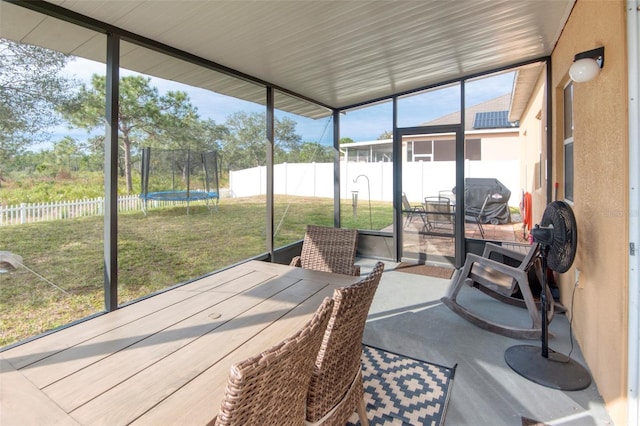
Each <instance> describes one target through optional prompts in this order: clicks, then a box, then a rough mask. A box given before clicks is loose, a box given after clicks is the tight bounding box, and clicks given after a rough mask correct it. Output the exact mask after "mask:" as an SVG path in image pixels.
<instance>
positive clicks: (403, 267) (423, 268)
mask: <svg viewBox="0 0 640 426" xmlns="http://www.w3.org/2000/svg"><path fill="white" fill-rule="evenodd" d="M395 270H396V271H398V272H406V273H409V274H418V275H428V276H430V277H436V278H444V279H447V280H448V279H450V278H451V276H452V275H453V269H451V268H442V267H439V266H431V265H416V264H415V263H404V262H403V263H401V264H399V265H398V266H396V269H395Z"/></svg>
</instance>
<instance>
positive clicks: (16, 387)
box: [0, 261, 358, 426]
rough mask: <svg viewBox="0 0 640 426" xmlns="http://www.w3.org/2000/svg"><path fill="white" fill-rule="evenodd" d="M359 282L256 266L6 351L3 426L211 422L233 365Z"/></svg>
mask: <svg viewBox="0 0 640 426" xmlns="http://www.w3.org/2000/svg"><path fill="white" fill-rule="evenodd" d="M357 280H358V277H353V276H346V275H339V274H332V273H327V272H318V271H311V270H306V269H302V268H294V267H290V266H285V265H279V264H273V263H267V262H260V261H250V262H247V263H243V264H240V265H237V266H234V267H232V268H229V269H226V270H224V271H221V272H219V273H215V274H212V275H210V276H207V277H205V278H202V279H199V280H197V281H194V282H192V283H189V284H186V285H184V286H180V287H176V288H174V289H172V290H169V291H166V292H164V293H161V294H158V295H156V296H153V297H149V298H147V299H144V300H142V301H139V302H137V303H133V304H131V305H128V306H126V307H123V308H120V309H118V310H116V311H114V312H111V313H107V314H104V315H101V316H98V317H95V318H92V319H90V320H87V321H84V322H81V323H79V324H76V325H73V326H71V327H68V328H65V329H62V330H60V331H57V332H55V333H52V334H49V335H47V336H44V337H42V338H39V339H36V340H33V341H31V342H27V343H25V344H23V345H20V346H17V347H14V348H11V349H8V350H6V351H4V352H2V353H0V363H1V373H0V424H2V425H3V426H9V425H14V424H16V425H18V424H19V425H23V424H60V425H63V424H64V425H66V424H75V425H77V424H81V425H89V424H105V425H107V424H108V425H124V424H135V425H144V424H149V425H158V424H163V425H166V424H206V423H207V422H208V421H210V420H211V419H212V418H213V417H214V416H215V415H216V414H217V411H218V408H219V406H220V401H221V399H222V397H223V393H224V388H225V385H226V381H227V377H228V374H229V368H230V366H231V365H232V364H233V363H235V362H238V361H241V360H244V359H246V358H248V357H250V356H253V355H256V354H258V353H260V352H261V351H263V350H264V349H266V348H268V347H270V346H271V345H274V344H276V343H278V342H280V341H281V340H283V339H284V338H286V337H288V336H290V335H292V334H294V333H295V332H296V331H297V330H298V329H300V328H301V327H302V326H303V325H304V324H305V323H306V322H307V321H308V320H309V319H310V318H311V317H312V315H313V314H314V312H315V311H316V309H317V308H318V306H319V305H320V304H321V302H322V300H323V298H324V297H327V296H331V295H332V293H333V290H334V289H335V288H337V287H341V286H345V285H349V284H352V283H354V282H355V281H357Z"/></svg>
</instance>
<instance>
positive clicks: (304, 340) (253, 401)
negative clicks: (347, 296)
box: [209, 297, 334, 426]
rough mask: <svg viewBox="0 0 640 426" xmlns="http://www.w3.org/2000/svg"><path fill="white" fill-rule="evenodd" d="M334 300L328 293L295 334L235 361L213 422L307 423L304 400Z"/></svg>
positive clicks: (296, 425)
mask: <svg viewBox="0 0 640 426" xmlns="http://www.w3.org/2000/svg"><path fill="white" fill-rule="evenodd" d="M333 306H334V301H333V299H331V298H329V297H327V298H325V299H324V302H323V303H322V305H320V307H319V308H318V310H317V311H316V313H315V315H314V316H313V318H312V319H311V320H310V321H309V322H308V323H307V324H306V325H305V326H304V327H303V328H302V329H300V330H299V331H298V332H297V333H296V334H294V335H293V336H291V337H290V338H288V339H286V340H284V341H282V342H281V343H279V344H277V345H275V346H273V347H271V348H269V349H267V350H266V351H264V352H262V353H261V354H259V355H256V356H254V357H251V358H249V359H247V360H245V361H242V362H239V363H237V364H234V365H233V366H232V367H231V371H230V373H229V379H228V382H227V387H226V389H225V396H224V400H223V401H222V403H221V406H220V410H219V413H218V415H217V417H216V418H215V419H214V420H213V421H211V422H210V423H209V424H210V425H211V424H214V425H238V426H247V425H279V426H280V425H292V426H294V425H295V426H299V425H303V424H304V420H305V403H306V396H307V391H308V389H309V380H310V378H311V373H312V371H313V365H314V362H315V359H316V357H317V355H318V348H319V347H320V344H321V343H322V338H323V335H324V333H325V331H326V329H327V324H328V322H329V319H330V317H331V313H332V310H333Z"/></svg>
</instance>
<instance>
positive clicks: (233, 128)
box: [0, 39, 333, 192]
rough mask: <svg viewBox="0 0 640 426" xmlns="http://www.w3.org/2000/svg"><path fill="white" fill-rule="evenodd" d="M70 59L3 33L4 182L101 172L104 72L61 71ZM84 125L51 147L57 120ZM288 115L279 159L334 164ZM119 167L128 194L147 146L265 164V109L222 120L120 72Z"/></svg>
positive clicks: (0, 122) (0, 145)
mask: <svg viewBox="0 0 640 426" xmlns="http://www.w3.org/2000/svg"><path fill="white" fill-rule="evenodd" d="M71 60H73V59H72V58H71V57H69V56H67V55H64V54H62V53H59V52H55V51H51V50H48V49H43V48H40V47H36V46H30V45H26V44H22V43H16V42H13V41H10V40H6V39H0V184H1V181H2V179H3V176H6V175H7V173H10V172H19V171H23V172H25V171H26V172H29V171H31V172H47V171H52V170H55V171H56V172H57V173H59V172H60V171H61V170H63V171H66V172H68V173H71V172H72V171H74V170H87V171H102V170H103V161H104V160H103V158H104V138H105V135H104V134H100V133H99V132H100V130H101V129H103V128H104V118H105V98H106V78H105V76H101V75H93V76H92V78H91V81H90V82H88V83H85V82H79V81H77V80H75V79H73V78H69V77H66V76H65V75H64V74H63V69H64V67H65V66H66V65H67V64H68V62H69V61H71ZM65 124H66V125H67V126H68V127H69V128H70V129H71V128H76V129H84V130H85V131H86V132H87V137H86V138H84V139H83V140H78V139H75V138H73V137H71V136H65V137H63V138H62V139H60V140H58V141H53V143H52V146H51V148H46V149H43V150H40V151H37V152H36V151H33V150H32V149H31V148H33V147H34V146H36V145H37V144H40V143H43V142H46V141H49V140H50V138H51V135H52V129H53V128H54V127H55V126H61V125H65ZM296 125H297V123H296V121H295V120H293V119H291V118H289V117H280V118H278V117H276V119H275V146H274V160H275V162H276V163H281V162H311V161H316V162H330V161H333V149H332V147H328V146H324V145H321V144H320V143H318V142H316V141H303V140H302V137H301V136H300V135H299V134H298V133H297V131H296ZM118 144H119V162H118V164H119V169H120V174H121V175H122V176H123V177H124V178H125V182H126V188H127V192H133V182H132V168H133V165H134V164H135V163H136V161H137V160H138V158H139V156H140V152H141V149H142V148H143V147H147V146H149V147H154V148H161V149H187V148H188V149H191V150H194V151H210V150H216V151H218V152H219V153H220V155H221V158H222V161H223V170H226V171H228V170H235V169H242V168H249V167H256V166H261V165H265V163H266V150H267V143H266V114H265V113H264V112H244V111H240V112H235V113H232V114H230V115H229V116H228V117H227V118H226V120H225V122H224V123H221V124H219V123H216V122H215V121H214V120H212V119H211V118H207V117H201V116H200V114H199V112H198V108H197V107H196V106H195V105H193V103H192V102H191V99H190V98H189V95H188V94H187V93H186V92H184V91H168V92H166V93H164V94H161V93H160V92H159V90H158V88H157V87H154V86H153V84H152V80H151V78H149V77H146V76H139V75H132V76H125V77H121V78H120V98H119V107H118Z"/></svg>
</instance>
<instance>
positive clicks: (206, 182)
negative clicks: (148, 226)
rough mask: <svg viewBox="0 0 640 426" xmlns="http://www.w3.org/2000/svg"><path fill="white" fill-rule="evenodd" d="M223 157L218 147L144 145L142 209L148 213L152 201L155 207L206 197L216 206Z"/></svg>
mask: <svg viewBox="0 0 640 426" xmlns="http://www.w3.org/2000/svg"><path fill="white" fill-rule="evenodd" d="M219 161H220V157H219V155H218V153H217V152H216V151H209V152H193V151H191V150H188V149H187V150H161V149H156V148H153V149H152V148H148V147H147V148H144V149H143V150H142V162H141V171H140V175H141V186H142V188H141V191H140V199H141V200H142V211H143V212H144V214H145V215H146V214H147V211H148V208H149V202H154V204H153V206H154V207H160V206H163V205H167V203H176V202H179V203H186V206H187V214H188V213H189V204H190V203H191V202H196V201H204V202H205V205H206V206H207V208H210V206H211V204H213V205H214V206H215V207H216V208H217V206H218V201H219V199H220V195H219V192H220V188H219V170H220V167H219Z"/></svg>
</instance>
